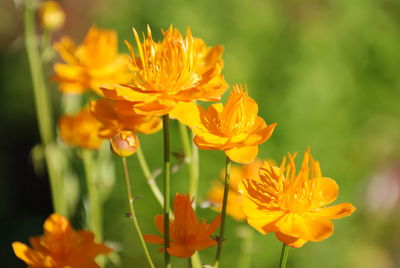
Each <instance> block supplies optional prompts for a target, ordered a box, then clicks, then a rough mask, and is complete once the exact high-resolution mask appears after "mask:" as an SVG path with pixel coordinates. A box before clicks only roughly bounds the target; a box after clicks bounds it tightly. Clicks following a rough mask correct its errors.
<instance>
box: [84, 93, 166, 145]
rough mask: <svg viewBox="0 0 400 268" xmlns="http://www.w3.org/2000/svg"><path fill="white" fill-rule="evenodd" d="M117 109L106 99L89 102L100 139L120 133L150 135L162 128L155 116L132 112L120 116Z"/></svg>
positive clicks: (159, 120)
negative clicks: (96, 121) (130, 132)
mask: <svg viewBox="0 0 400 268" xmlns="http://www.w3.org/2000/svg"><path fill="white" fill-rule="evenodd" d="M117 108H118V107H115V103H114V102H113V101H111V100H107V99H99V100H97V101H91V102H90V111H91V113H92V115H93V116H94V117H95V118H96V119H97V120H98V121H99V122H100V123H101V127H100V131H99V136H100V137H102V138H104V139H109V138H113V137H114V136H115V135H117V134H118V133H119V132H121V131H133V132H139V133H143V134H152V133H155V132H157V131H159V130H160V129H161V128H162V121H161V119H160V118H159V117H157V116H147V115H141V114H136V113H134V112H133V111H131V112H130V113H127V114H120V113H118V109H117Z"/></svg>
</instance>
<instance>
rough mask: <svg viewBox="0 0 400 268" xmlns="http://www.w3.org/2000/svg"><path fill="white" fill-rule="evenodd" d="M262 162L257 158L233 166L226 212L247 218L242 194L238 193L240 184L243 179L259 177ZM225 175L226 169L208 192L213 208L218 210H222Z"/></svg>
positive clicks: (233, 216) (238, 219)
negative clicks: (241, 202)
mask: <svg viewBox="0 0 400 268" xmlns="http://www.w3.org/2000/svg"><path fill="white" fill-rule="evenodd" d="M261 165H262V162H261V161H259V160H256V161H254V162H252V163H251V164H248V165H244V166H241V167H238V166H232V167H231V176H230V180H229V195H228V203H227V207H226V213H227V214H228V215H229V216H231V217H232V218H234V219H235V220H237V221H243V220H245V219H246V218H247V217H246V214H244V212H243V210H242V208H241V205H240V198H239V197H240V195H239V193H238V185H239V182H240V181H241V180H242V179H245V178H250V179H256V178H258V170H259V168H260V167H261ZM224 177H225V170H222V171H221V174H220V180H218V181H214V182H213V186H212V188H211V190H210V191H209V192H208V199H209V200H210V202H211V203H212V204H213V206H212V208H213V209H214V210H216V211H219V212H220V211H221V208H222V201H223V197H224V185H223V180H224Z"/></svg>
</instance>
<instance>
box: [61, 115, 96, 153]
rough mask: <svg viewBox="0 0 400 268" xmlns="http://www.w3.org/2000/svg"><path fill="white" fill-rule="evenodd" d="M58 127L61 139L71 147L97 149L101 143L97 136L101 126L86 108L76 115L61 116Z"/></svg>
mask: <svg viewBox="0 0 400 268" xmlns="http://www.w3.org/2000/svg"><path fill="white" fill-rule="evenodd" d="M58 127H59V129H60V136H61V139H62V140H63V141H64V142H65V143H67V144H69V145H71V146H74V147H80V148H87V149H98V148H100V146H101V144H102V143H103V139H102V138H100V137H99V136H98V135H99V132H100V127H101V124H100V122H99V121H98V120H97V119H96V118H95V117H94V116H93V115H91V113H90V112H89V110H88V109H86V108H84V109H82V110H81V111H80V112H79V113H78V114H76V115H73V116H69V115H64V116H62V117H61V118H60V121H59V122H58Z"/></svg>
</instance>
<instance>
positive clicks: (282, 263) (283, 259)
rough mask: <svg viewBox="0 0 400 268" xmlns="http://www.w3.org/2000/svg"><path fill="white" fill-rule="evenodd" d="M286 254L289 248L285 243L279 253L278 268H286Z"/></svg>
mask: <svg viewBox="0 0 400 268" xmlns="http://www.w3.org/2000/svg"><path fill="white" fill-rule="evenodd" d="M288 253H289V247H288V246H286V245H285V243H283V246H282V252H281V261H280V263H279V268H285V267H286V262H287V257H288Z"/></svg>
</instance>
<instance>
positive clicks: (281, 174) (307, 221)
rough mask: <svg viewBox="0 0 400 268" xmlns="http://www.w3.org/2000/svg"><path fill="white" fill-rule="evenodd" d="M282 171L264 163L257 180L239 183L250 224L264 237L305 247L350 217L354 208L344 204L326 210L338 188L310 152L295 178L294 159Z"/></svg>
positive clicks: (281, 167) (284, 164)
mask: <svg viewBox="0 0 400 268" xmlns="http://www.w3.org/2000/svg"><path fill="white" fill-rule="evenodd" d="M288 158H289V163H287V164H286V158H283V161H282V163H281V165H280V167H275V166H272V165H271V164H269V163H265V164H264V166H263V167H262V168H261V169H260V178H259V179H258V180H252V179H245V180H242V181H241V182H240V183H239V192H240V193H241V194H242V195H243V198H242V208H243V211H244V213H245V214H246V215H247V222H248V223H249V224H250V225H251V226H252V227H254V228H255V229H256V230H258V231H259V232H260V233H262V234H267V233H270V232H274V233H275V235H276V237H277V238H278V239H279V240H280V241H282V242H283V243H285V244H286V245H288V246H292V247H302V246H303V245H304V244H305V243H306V242H307V241H313V242H317V241H321V240H324V239H326V238H328V237H329V236H330V235H331V234H332V232H333V223H332V221H331V220H332V219H339V218H342V217H346V216H350V215H351V214H352V213H353V212H354V210H355V207H354V206H353V205H352V204H350V203H342V204H339V205H334V206H330V207H326V206H327V205H329V204H330V203H332V202H333V201H335V199H336V197H337V195H338V192H339V187H338V185H337V184H336V182H335V181H334V180H332V179H330V178H326V177H323V176H322V173H321V169H320V166H319V162H317V161H314V159H313V158H312V156H311V154H310V149H308V150H307V151H306V153H305V154H304V159H303V164H302V167H301V169H300V171H299V172H298V173H297V174H296V166H295V163H294V157H293V156H292V155H291V154H288Z"/></svg>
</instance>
